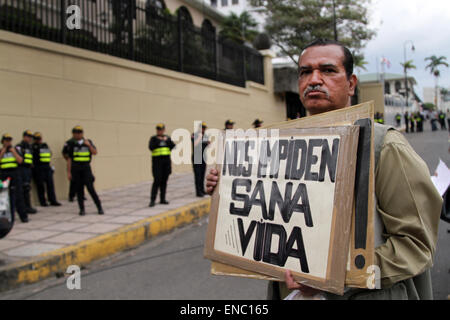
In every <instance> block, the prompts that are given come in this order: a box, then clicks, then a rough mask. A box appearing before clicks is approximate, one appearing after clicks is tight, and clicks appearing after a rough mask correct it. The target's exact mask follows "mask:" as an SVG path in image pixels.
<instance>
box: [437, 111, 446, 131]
mask: <svg viewBox="0 0 450 320" xmlns="http://www.w3.org/2000/svg"><path fill="white" fill-rule="evenodd" d="M439 123H440V124H441V130H447V128H446V126H445V113H444V112H443V111H439Z"/></svg>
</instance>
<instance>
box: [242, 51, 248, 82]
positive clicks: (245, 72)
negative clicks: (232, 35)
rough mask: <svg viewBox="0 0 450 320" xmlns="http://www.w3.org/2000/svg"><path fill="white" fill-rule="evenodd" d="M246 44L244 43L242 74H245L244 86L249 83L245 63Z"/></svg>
mask: <svg viewBox="0 0 450 320" xmlns="http://www.w3.org/2000/svg"><path fill="white" fill-rule="evenodd" d="M245 49H246V48H245V45H242V71H243V73H242V76H243V80H244V88H245V86H246V83H247V66H246V63H245Z"/></svg>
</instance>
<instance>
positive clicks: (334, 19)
mask: <svg viewBox="0 0 450 320" xmlns="http://www.w3.org/2000/svg"><path fill="white" fill-rule="evenodd" d="M332 2H333V28H334V40H335V41H338V33H337V22H336V3H335V0H332Z"/></svg>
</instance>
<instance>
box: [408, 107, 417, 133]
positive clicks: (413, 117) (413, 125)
mask: <svg viewBox="0 0 450 320" xmlns="http://www.w3.org/2000/svg"><path fill="white" fill-rule="evenodd" d="M415 120H416V119H415V115H414V113H412V112H411V117H409V121H410V123H411V132H412V133H414V128H415V125H416V124H415V123H416V122H415Z"/></svg>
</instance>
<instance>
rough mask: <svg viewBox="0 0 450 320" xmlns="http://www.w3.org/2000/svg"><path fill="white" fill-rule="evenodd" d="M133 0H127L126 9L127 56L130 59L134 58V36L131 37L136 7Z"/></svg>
mask: <svg viewBox="0 0 450 320" xmlns="http://www.w3.org/2000/svg"><path fill="white" fill-rule="evenodd" d="M134 4H135V1H134V0H129V2H128V6H127V7H128V8H127V9H128V10H127V13H128V14H127V18H128V19H127V20H128V26H127V27H128V49H129V53H128V54H129V56H130V59H131V60H134V37H133V20H134V19H133V18H134V16H135V14H136V8H135V6H134Z"/></svg>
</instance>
